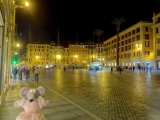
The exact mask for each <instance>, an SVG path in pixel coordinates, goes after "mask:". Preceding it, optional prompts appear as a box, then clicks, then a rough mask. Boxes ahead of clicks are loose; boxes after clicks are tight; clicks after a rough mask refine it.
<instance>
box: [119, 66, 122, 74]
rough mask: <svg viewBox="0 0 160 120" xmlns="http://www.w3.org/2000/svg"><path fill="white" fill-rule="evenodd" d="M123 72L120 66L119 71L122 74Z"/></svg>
mask: <svg viewBox="0 0 160 120" xmlns="http://www.w3.org/2000/svg"><path fill="white" fill-rule="evenodd" d="M121 72H122V68H121V66H119V73H120V74H121Z"/></svg>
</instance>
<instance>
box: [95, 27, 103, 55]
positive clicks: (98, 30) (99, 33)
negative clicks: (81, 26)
mask: <svg viewBox="0 0 160 120" xmlns="http://www.w3.org/2000/svg"><path fill="white" fill-rule="evenodd" d="M103 33H104V31H103V30H101V29H96V30H95V31H94V33H93V34H95V35H97V36H98V56H99V44H100V37H101V35H103Z"/></svg>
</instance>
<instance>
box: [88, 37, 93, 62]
mask: <svg viewBox="0 0 160 120" xmlns="http://www.w3.org/2000/svg"><path fill="white" fill-rule="evenodd" d="M91 44H93V43H92V41H91V40H87V45H88V61H89V64H90V58H89V56H90V49H92V46H91Z"/></svg>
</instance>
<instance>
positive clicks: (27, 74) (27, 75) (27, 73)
mask: <svg viewBox="0 0 160 120" xmlns="http://www.w3.org/2000/svg"><path fill="white" fill-rule="evenodd" d="M28 78H29V69H28V67H26V80H27V79H28Z"/></svg>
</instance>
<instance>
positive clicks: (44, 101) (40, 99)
mask: <svg viewBox="0 0 160 120" xmlns="http://www.w3.org/2000/svg"><path fill="white" fill-rule="evenodd" d="M39 104H40V105H41V106H46V105H48V104H49V100H45V99H44V98H42V97H39Z"/></svg>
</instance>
